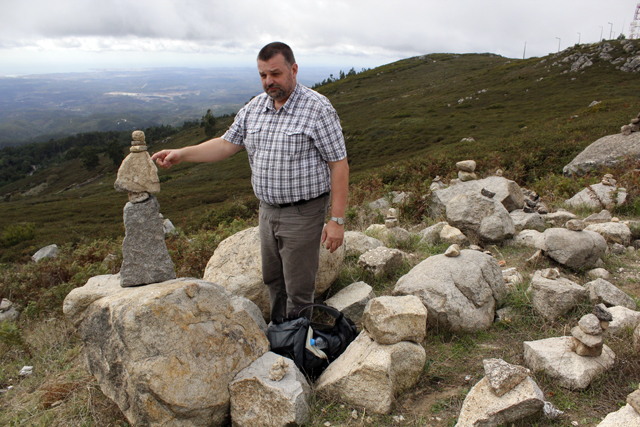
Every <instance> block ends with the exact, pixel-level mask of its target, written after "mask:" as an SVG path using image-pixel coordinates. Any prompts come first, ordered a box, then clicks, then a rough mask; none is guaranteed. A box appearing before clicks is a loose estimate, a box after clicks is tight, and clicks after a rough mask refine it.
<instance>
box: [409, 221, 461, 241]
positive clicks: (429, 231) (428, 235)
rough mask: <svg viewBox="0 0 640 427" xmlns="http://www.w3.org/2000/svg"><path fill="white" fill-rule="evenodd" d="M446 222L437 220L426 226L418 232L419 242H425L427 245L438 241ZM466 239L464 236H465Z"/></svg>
mask: <svg viewBox="0 0 640 427" xmlns="http://www.w3.org/2000/svg"><path fill="white" fill-rule="evenodd" d="M445 225H449V224H447V222H446V221H442V222H439V223H437V224H434V225H432V226H431V227H427V228H425V229H424V230H422V231H421V232H420V236H421V238H420V243H425V244H427V245H429V246H434V245H436V244H437V243H438V242H439V241H440V232H441V231H442V229H443V228H444V226H445ZM465 239H466V237H465Z"/></svg>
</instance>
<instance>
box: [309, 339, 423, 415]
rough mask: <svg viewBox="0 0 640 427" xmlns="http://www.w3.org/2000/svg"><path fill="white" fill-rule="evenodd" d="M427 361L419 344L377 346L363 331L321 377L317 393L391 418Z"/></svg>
mask: <svg viewBox="0 0 640 427" xmlns="http://www.w3.org/2000/svg"><path fill="white" fill-rule="evenodd" d="M425 360H426V352H425V350H424V348H422V346H421V345H419V344H416V343H414V342H409V341H402V342H399V343H397V344H392V345H384V344H378V343H376V342H375V341H374V340H373V339H372V338H371V337H370V336H369V335H368V334H367V333H366V331H362V332H361V333H360V334H359V335H358V337H357V338H356V339H355V340H354V341H353V342H352V343H351V344H350V345H349V347H347V350H346V351H345V352H344V353H342V354H341V355H340V357H338V358H337V359H336V360H335V361H333V362H332V363H331V364H330V365H329V367H328V368H327V369H326V370H325V371H324V372H323V373H322V375H320V377H319V378H318V380H317V381H316V385H315V390H316V392H317V393H320V394H322V395H325V396H328V397H330V398H333V399H339V400H341V401H343V402H346V403H348V404H351V405H354V406H359V407H364V408H365V409H366V411H367V412H373V413H375V414H388V413H389V412H391V408H392V406H393V403H394V402H395V399H396V396H397V395H398V394H399V393H401V392H402V391H404V390H406V389H408V388H410V387H413V386H414V385H415V383H416V382H417V381H418V379H419V378H420V374H421V373H422V370H423V368H424V363H425Z"/></svg>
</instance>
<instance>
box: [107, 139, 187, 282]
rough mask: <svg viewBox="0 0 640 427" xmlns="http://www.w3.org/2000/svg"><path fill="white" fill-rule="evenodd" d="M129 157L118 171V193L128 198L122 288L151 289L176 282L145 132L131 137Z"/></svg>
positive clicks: (115, 185)
mask: <svg viewBox="0 0 640 427" xmlns="http://www.w3.org/2000/svg"><path fill="white" fill-rule="evenodd" d="M132 137H133V138H132V139H133V141H131V148H130V149H129V150H130V153H129V155H128V156H127V157H126V158H125V159H124V160H123V162H122V164H121V165H120V169H118V177H117V179H116V182H115V183H114V184H113V186H114V188H115V189H116V191H123V192H127V193H128V194H129V202H128V203H127V204H126V205H125V207H124V227H125V233H126V234H125V238H124V241H123V242H122V257H123V260H122V267H121V269H120V285H121V286H122V287H128V286H138V285H148V284H150V283H159V282H164V281H166V280H171V279H175V278H176V273H175V270H174V265H173V261H171V257H170V256H169V251H168V250H167V245H166V243H165V241H164V230H163V218H162V215H161V214H160V204H159V203H158V200H157V199H156V197H155V196H152V195H151V193H158V192H159V191H160V180H159V179H158V169H157V168H156V165H155V164H154V163H153V160H151V156H149V153H148V152H147V145H146V144H145V138H144V132H142V131H139V130H137V131H134V132H133V134H132Z"/></svg>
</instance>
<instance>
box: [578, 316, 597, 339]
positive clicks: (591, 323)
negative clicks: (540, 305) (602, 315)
mask: <svg viewBox="0 0 640 427" xmlns="http://www.w3.org/2000/svg"><path fill="white" fill-rule="evenodd" d="M578 326H579V327H580V329H582V331H583V332H584V333H586V334H590V335H598V334H601V333H602V327H601V326H600V319H598V318H597V317H596V315H595V314H587V315H585V316H582V317H581V318H580V320H579V321H578Z"/></svg>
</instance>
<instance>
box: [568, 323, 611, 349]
mask: <svg viewBox="0 0 640 427" xmlns="http://www.w3.org/2000/svg"><path fill="white" fill-rule="evenodd" d="M571 336H572V337H574V338H575V339H577V340H578V341H580V342H581V343H582V344H584V345H586V346H587V347H598V346H602V343H603V342H604V340H603V338H602V334H598V335H591V334H587V333H585V331H583V330H582V328H581V327H579V326H574V327H573V329H571Z"/></svg>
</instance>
